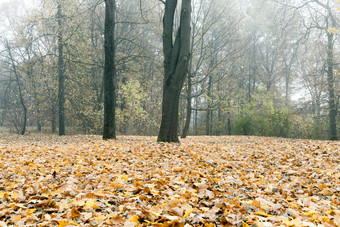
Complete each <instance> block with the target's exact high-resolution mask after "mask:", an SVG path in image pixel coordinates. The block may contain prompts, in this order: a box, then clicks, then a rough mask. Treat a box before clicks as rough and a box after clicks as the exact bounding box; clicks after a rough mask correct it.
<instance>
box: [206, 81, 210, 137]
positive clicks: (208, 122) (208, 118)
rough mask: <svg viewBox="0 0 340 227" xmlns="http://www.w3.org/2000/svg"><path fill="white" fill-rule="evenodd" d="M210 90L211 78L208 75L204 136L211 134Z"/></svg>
mask: <svg viewBox="0 0 340 227" xmlns="http://www.w3.org/2000/svg"><path fill="white" fill-rule="evenodd" d="M211 89H212V76H211V75H209V78H208V91H207V98H208V101H207V102H208V107H207V116H206V122H205V123H206V125H205V133H206V135H208V136H209V135H210V134H211V118H212V116H211V115H212V110H211V109H210V108H211Z"/></svg>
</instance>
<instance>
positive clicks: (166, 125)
mask: <svg viewBox="0 0 340 227" xmlns="http://www.w3.org/2000/svg"><path fill="white" fill-rule="evenodd" d="M176 6H177V0H166V2H165V11H164V17H163V53H164V82H163V102H162V121H161V127H160V130H159V134H158V141H159V142H179V139H178V135H177V130H178V105H179V96H180V92H181V90H182V87H183V82H184V79H185V76H186V74H187V71H188V63H189V58H190V30H191V29H190V19H191V0H182V9H181V17H180V27H179V29H178V32H177V34H176V38H175V42H174V43H173V26H174V15H175V10H176Z"/></svg>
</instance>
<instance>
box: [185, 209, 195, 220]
mask: <svg viewBox="0 0 340 227" xmlns="http://www.w3.org/2000/svg"><path fill="white" fill-rule="evenodd" d="M194 210H195V209H186V210H185V212H184V215H183V219H186V218H187V217H188V216H189V215H190V214H191V213H192V212H193V211H194Z"/></svg>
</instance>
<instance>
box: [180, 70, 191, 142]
mask: <svg viewBox="0 0 340 227" xmlns="http://www.w3.org/2000/svg"><path fill="white" fill-rule="evenodd" d="M191 83H192V81H191V77H190V75H188V92H187V113H186V118H185V125H184V128H183V133H182V136H181V138H182V139H184V138H186V137H187V134H188V131H189V126H190V121H191V112H192V108H191V98H192V97H191V89H192V84H191Z"/></svg>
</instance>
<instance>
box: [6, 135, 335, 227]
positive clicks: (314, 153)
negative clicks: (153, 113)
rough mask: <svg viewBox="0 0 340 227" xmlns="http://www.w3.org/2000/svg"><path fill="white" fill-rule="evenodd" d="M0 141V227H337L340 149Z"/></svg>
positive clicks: (255, 143) (95, 139)
mask: <svg viewBox="0 0 340 227" xmlns="http://www.w3.org/2000/svg"><path fill="white" fill-rule="evenodd" d="M155 141H156V138H155V137H136V136H121V137H118V139H117V140H116V141H102V140H101V139H100V137H99V136H65V137H57V136H37V135H30V136H24V137H22V136H13V135H12V136H9V135H2V136H1V139H0V169H1V171H0V226H11V225H27V226H36V225H38V226H67V225H73V226H77V225H78V226H103V225H115V224H116V225H125V226H149V225H150V226H151V225H153V226H215V225H217V226H222V225H225V226H251V225H257V226H261V225H263V226H280V225H281V226H317V225H322V226H340V198H339V195H340V142H329V141H308V140H289V139H279V138H265V137H244V136H228V137H227V136H225V137H224V136H223V137H189V138H187V139H183V140H182V143H181V144H162V143H157V142H155Z"/></svg>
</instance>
